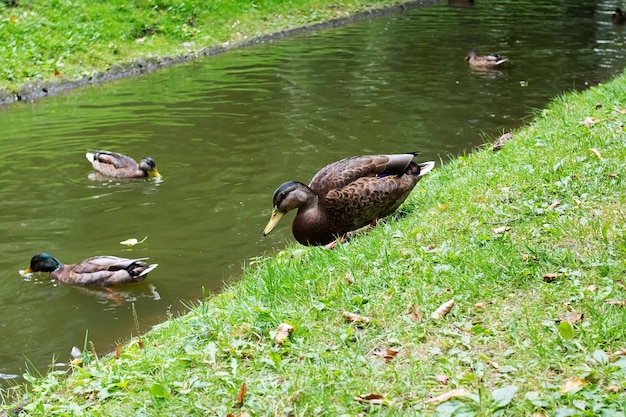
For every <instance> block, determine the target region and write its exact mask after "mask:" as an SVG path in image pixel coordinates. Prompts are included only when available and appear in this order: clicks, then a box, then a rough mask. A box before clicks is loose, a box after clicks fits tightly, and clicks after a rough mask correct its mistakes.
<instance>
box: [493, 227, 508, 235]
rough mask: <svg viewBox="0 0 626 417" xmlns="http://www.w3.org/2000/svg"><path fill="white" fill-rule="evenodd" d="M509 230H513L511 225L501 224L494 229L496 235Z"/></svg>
mask: <svg viewBox="0 0 626 417" xmlns="http://www.w3.org/2000/svg"><path fill="white" fill-rule="evenodd" d="M509 230H511V228H510V227H509V226H500V227H495V228H493V229H492V231H493V234H494V235H500V234H502V233H504V232H508V231H509Z"/></svg>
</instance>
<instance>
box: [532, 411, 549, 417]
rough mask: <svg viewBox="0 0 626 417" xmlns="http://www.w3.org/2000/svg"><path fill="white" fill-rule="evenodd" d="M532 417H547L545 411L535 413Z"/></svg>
mask: <svg viewBox="0 0 626 417" xmlns="http://www.w3.org/2000/svg"><path fill="white" fill-rule="evenodd" d="M532 417H546V413H544V412H543V411H535V412H534V413H533V414H532Z"/></svg>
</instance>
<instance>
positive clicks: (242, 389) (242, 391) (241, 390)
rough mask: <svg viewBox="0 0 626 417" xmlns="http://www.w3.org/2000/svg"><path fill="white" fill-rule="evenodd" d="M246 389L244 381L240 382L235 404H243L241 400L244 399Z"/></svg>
mask: <svg viewBox="0 0 626 417" xmlns="http://www.w3.org/2000/svg"><path fill="white" fill-rule="evenodd" d="M246 391H248V387H247V386H246V383H245V382H244V383H242V384H241V387H239V394H237V404H239V405H240V406H242V405H243V401H244V400H245V399H246Z"/></svg>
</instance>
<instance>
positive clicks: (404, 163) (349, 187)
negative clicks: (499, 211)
mask: <svg viewBox="0 0 626 417" xmlns="http://www.w3.org/2000/svg"><path fill="white" fill-rule="evenodd" d="M416 154H417V152H412V153H406V154H395V155H371V156H355V157H351V158H346V159H342V160H341V161H337V162H334V163H332V164H330V165H327V166H326V167H324V168H322V169H321V170H320V171H319V172H318V173H317V174H315V176H314V177H313V179H312V180H311V183H310V184H309V185H308V186H307V185H305V184H303V183H301V182H298V181H289V182H286V183H284V184H282V185H281V186H280V187H278V189H277V190H276V191H275V192H274V196H273V202H274V208H273V210H272V215H271V217H270V220H269V222H268V223H267V226H265V230H264V231H263V234H264V235H267V234H268V233H270V232H271V231H272V230H273V229H274V227H275V226H276V224H277V223H278V222H279V220H280V219H281V218H282V217H283V216H284V215H285V213H287V212H288V211H290V210H294V209H297V210H298V212H297V214H296V217H295V218H294V220H293V224H292V231H293V235H294V237H295V238H296V240H297V241H298V242H300V243H301V244H303V245H327V244H330V243H332V242H333V241H334V240H335V239H337V238H340V237H343V236H344V235H345V234H346V233H348V232H350V231H352V230H356V229H359V228H361V227H363V226H366V225H368V224H371V223H373V222H374V221H376V220H377V219H379V218H382V217H385V216H388V215H390V214H391V213H393V212H394V211H396V209H397V208H398V207H399V206H400V204H402V202H404V200H405V199H406V198H407V196H408V195H409V193H410V192H411V190H413V188H414V187H415V185H416V184H417V183H418V181H419V180H420V179H421V178H422V177H423V176H424V175H426V174H427V173H428V172H430V171H431V170H432V169H433V167H434V166H435V163H434V162H432V161H431V162H424V163H419V164H417V163H415V162H413V158H414V157H415V155H416Z"/></svg>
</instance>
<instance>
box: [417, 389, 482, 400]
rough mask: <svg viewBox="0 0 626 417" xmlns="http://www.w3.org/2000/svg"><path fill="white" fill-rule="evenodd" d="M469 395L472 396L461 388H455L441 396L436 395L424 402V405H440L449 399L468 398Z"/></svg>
mask: <svg viewBox="0 0 626 417" xmlns="http://www.w3.org/2000/svg"><path fill="white" fill-rule="evenodd" d="M471 395H472V394H471V393H470V392H469V391H467V390H465V389H463V388H457V389H453V390H452V391H448V392H444V393H443V394H441V395H437V396H436V397H433V398H429V399H427V400H426V401H424V402H425V403H442V402H445V401H448V400H449V399H450V398H454V397H469V396H471Z"/></svg>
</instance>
